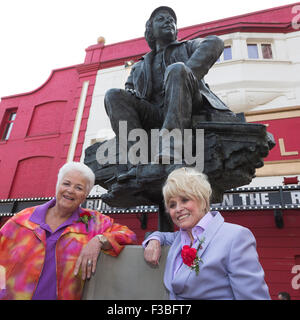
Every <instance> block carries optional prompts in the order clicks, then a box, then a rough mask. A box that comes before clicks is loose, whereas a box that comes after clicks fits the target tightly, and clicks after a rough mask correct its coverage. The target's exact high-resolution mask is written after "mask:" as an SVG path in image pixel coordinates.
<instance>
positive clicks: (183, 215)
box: [143, 168, 270, 300]
mask: <svg viewBox="0 0 300 320" xmlns="http://www.w3.org/2000/svg"><path fill="white" fill-rule="evenodd" d="M211 192H212V191H211V187H210V184H209V182H208V181H207V179H206V176H205V175H204V174H202V173H199V172H197V171H196V170H194V169H192V168H180V169H176V170H174V171H173V172H171V174H170V175H169V177H168V179H167V181H166V183H165V186H164V188H163V195H164V200H165V206H166V208H167V211H168V212H169V214H170V216H171V218H172V221H173V222H174V224H176V225H177V226H178V227H179V231H177V232H154V233H152V234H151V235H150V236H149V237H148V238H147V239H146V240H145V241H144V242H143V246H144V247H145V250H144V258H145V260H146V261H147V262H149V263H151V264H153V265H157V264H158V262H159V258H160V254H161V246H162V245H168V246H171V247H170V249H169V252H168V257H167V262H166V266H165V273H164V284H165V287H166V289H167V291H168V292H169V298H170V299H178V300H180V299H201V300H202V299H212V300H216V299H222V300H234V299H247V300H248V299H255V300H257V299H270V295H269V291H268V287H267V285H266V282H265V280H264V271H263V269H262V267H261V265H260V263H259V260H258V254H257V251H256V241H255V238H254V236H253V234H252V233H251V231H250V230H248V229H247V228H244V227H242V226H239V225H236V224H231V223H226V222H224V218H223V217H222V216H221V214H220V213H219V212H214V211H209V207H210V203H209V199H210V196H211Z"/></svg>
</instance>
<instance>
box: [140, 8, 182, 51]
mask: <svg viewBox="0 0 300 320" xmlns="http://www.w3.org/2000/svg"><path fill="white" fill-rule="evenodd" d="M158 15H164V16H165V15H169V16H170V17H172V18H173V21H174V25H175V33H172V34H171V33H170V35H167V36H169V37H170V41H174V40H176V39H177V26H176V24H177V17H176V14H175V12H174V10H173V9H172V8H170V7H166V6H161V7H158V8H156V9H155V10H154V11H153V12H152V13H151V16H150V18H149V19H148V21H147V22H146V30H145V38H146V41H147V42H148V45H149V47H150V48H151V49H152V50H154V49H155V43H156V39H157V36H155V32H153V20H154V19H155V17H157V16H158Z"/></svg>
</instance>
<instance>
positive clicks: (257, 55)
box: [247, 43, 273, 59]
mask: <svg viewBox="0 0 300 320" xmlns="http://www.w3.org/2000/svg"><path fill="white" fill-rule="evenodd" d="M247 49H248V58H249V59H273V52H272V45H271V43H248V44H247Z"/></svg>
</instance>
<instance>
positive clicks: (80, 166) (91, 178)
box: [56, 162, 95, 195]
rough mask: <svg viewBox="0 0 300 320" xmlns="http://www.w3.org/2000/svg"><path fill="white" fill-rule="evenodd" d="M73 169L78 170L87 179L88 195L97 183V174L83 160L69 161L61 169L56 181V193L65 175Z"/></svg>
mask: <svg viewBox="0 0 300 320" xmlns="http://www.w3.org/2000/svg"><path fill="white" fill-rule="evenodd" d="M71 171H75V172H78V173H79V174H81V175H82V176H84V178H85V179H86V181H87V184H86V195H88V194H89V193H90V192H91V190H92V188H93V186H94V184H95V174H94V172H93V171H92V170H91V169H90V168H89V167H88V166H87V165H85V164H84V163H81V162H67V163H65V164H64V165H63V166H62V167H61V168H60V169H59V171H58V176H57V183H56V194H57V191H58V186H59V185H60V183H61V182H62V180H63V178H64V176H65V175H66V174H67V173H68V172H71Z"/></svg>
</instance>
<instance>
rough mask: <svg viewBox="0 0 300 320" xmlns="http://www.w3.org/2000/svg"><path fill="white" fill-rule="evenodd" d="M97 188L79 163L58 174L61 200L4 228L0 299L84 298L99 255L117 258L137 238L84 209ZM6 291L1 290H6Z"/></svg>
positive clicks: (0, 234)
mask: <svg viewBox="0 0 300 320" xmlns="http://www.w3.org/2000/svg"><path fill="white" fill-rule="evenodd" d="M94 183H95V175H94V173H93V172H92V170H91V169H90V168H88V167H87V166H86V165H84V164H82V163H78V162H71V163H67V164H65V165H64V166H63V167H62V168H61V169H60V171H59V174H58V180H57V185H56V197H55V198H54V199H52V200H50V201H49V202H47V203H45V204H43V205H40V206H37V207H32V208H27V209H24V210H22V211H21V212H19V213H18V214H16V215H15V216H13V217H12V218H11V219H9V220H8V221H7V223H6V224H5V225H4V226H3V227H2V228H1V229H0V266H1V270H2V273H3V270H4V275H5V281H4V282H5V283H4V289H3V286H2V288H0V299H19V300H20V299H21V300H25V299H26V300H27V299H37V300H55V299H59V300H66V299H68V300H73V299H81V296H82V291H83V285H84V281H85V279H86V278H90V277H91V274H92V272H95V270H96V264H97V259H98V255H99V253H100V250H103V251H104V252H105V253H107V254H109V255H112V256H117V255H118V254H119V253H120V252H121V250H122V249H123V247H124V245H126V244H133V243H135V241H136V235H135V234H134V233H133V232H132V231H131V230H129V229H128V228H127V227H126V226H122V225H120V224H117V223H114V220H113V219H111V218H110V217H108V216H105V215H103V214H101V213H100V212H98V211H92V210H87V209H83V208H81V207H80V204H81V203H82V202H83V201H85V199H86V196H87V195H88V194H89V192H90V190H91V189H92V187H93V185H94ZM1 289H2V290H1Z"/></svg>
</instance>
